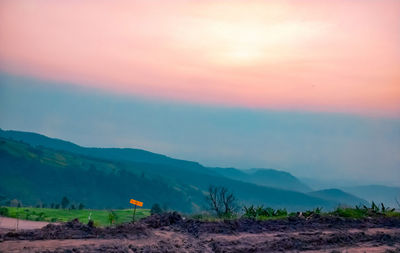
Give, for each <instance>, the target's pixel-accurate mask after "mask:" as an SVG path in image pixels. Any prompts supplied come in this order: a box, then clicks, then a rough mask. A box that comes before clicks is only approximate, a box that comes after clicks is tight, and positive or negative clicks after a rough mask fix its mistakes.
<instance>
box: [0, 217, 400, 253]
mask: <svg viewBox="0 0 400 253" xmlns="http://www.w3.org/2000/svg"><path fill="white" fill-rule="evenodd" d="M299 251H302V252H303V251H304V252H400V219H399V218H387V217H376V218H367V219H344V218H340V217H334V216H323V217H321V216H318V215H315V216H313V217H311V218H309V219H304V218H302V217H291V218H288V219H280V220H269V221H255V220H251V219H238V220H233V221H231V220H227V221H221V222H203V221H198V220H192V219H184V218H182V217H181V216H180V215H179V214H177V213H166V214H161V215H153V216H150V217H147V218H145V219H142V220H141V221H139V222H136V223H134V224H133V223H127V224H123V225H119V226H115V227H107V228H96V227H93V226H92V225H91V224H88V225H86V224H82V223H79V221H77V220H74V221H71V222H67V223H63V224H59V225H54V224H48V225H46V226H44V227H43V228H41V229H34V230H24V231H19V232H3V233H2V234H0V252H299Z"/></svg>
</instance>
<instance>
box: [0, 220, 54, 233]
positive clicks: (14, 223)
mask: <svg viewBox="0 0 400 253" xmlns="http://www.w3.org/2000/svg"><path fill="white" fill-rule="evenodd" d="M47 224H49V223H48V222H43V221H29V220H21V219H19V220H17V219H14V218H8V217H1V216H0V231H3V232H9V231H13V230H17V229H19V230H26V229H39V228H42V227H44V226H46V225H47Z"/></svg>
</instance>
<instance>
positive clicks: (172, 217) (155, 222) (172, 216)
mask: <svg viewBox="0 0 400 253" xmlns="http://www.w3.org/2000/svg"><path fill="white" fill-rule="evenodd" d="M182 221H183V218H182V216H181V215H180V214H179V213H177V212H172V213H161V214H153V215H151V216H148V217H146V218H143V219H141V220H140V222H139V223H141V224H145V225H146V226H147V227H150V228H160V227H165V226H170V225H175V224H181V223H182Z"/></svg>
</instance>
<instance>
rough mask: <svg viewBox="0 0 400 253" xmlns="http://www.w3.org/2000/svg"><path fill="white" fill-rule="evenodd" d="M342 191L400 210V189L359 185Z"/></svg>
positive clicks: (344, 188)
mask: <svg viewBox="0 0 400 253" xmlns="http://www.w3.org/2000/svg"><path fill="white" fill-rule="evenodd" d="M342 189H343V190H344V191H346V192H349V193H351V194H354V195H357V196H359V197H361V198H363V199H365V200H367V201H369V202H372V201H374V202H375V203H380V202H382V203H384V204H385V205H386V206H390V207H392V208H399V209H400V187H392V186H384V185H359V186H353V187H343V188H342Z"/></svg>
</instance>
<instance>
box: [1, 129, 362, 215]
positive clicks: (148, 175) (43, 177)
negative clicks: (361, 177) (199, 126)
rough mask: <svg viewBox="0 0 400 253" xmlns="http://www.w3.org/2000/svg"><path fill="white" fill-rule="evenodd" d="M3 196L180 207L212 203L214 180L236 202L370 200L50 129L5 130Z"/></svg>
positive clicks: (299, 206) (282, 176)
mask: <svg viewBox="0 0 400 253" xmlns="http://www.w3.org/2000/svg"><path fill="white" fill-rule="evenodd" d="M0 165H1V169H0V195H3V196H5V197H6V198H8V199H18V200H21V201H22V203H23V204H25V205H36V204H38V203H48V204H50V203H56V202H59V201H60V199H61V198H62V197H63V196H68V198H70V199H71V200H72V201H73V202H76V203H80V202H82V203H84V204H85V205H87V206H88V207H91V208H126V207H129V203H128V200H129V199H130V198H136V199H138V200H141V201H143V202H144V206H145V207H150V206H151V205H152V204H154V203H160V204H161V205H162V206H164V207H165V208H169V209H174V210H179V211H182V212H187V213H191V212H199V211H202V210H205V209H207V203H206V201H205V195H206V194H207V190H208V187H209V186H210V185H216V186H224V187H227V188H228V189H229V190H230V191H232V192H233V193H234V194H235V196H236V197H237V199H238V201H237V202H238V205H239V206H242V205H250V204H254V205H264V206H270V207H274V208H287V209H288V210H303V209H312V208H315V207H324V208H326V209H332V208H335V207H336V206H338V205H356V204H367V201H365V200H364V199H362V198H360V197H358V196H360V195H358V194H355V195H357V196H355V195H353V194H349V193H347V192H345V191H342V190H339V189H328V190H323V191H312V189H311V188H310V187H309V186H307V185H306V184H305V183H303V182H302V181H301V180H299V179H298V178H296V177H294V176H293V175H291V174H290V173H288V172H284V171H279V170H274V169H250V170H239V169H235V168H213V167H205V166H202V165H201V164H199V163H197V162H192V161H185V160H179V159H174V158H170V157H168V156H165V155H160V154H156V153H152V152H149V151H145V150H140V149H131V148H123V149H120V148H87V147H82V146H79V145H76V144H74V143H71V142H68V141H64V140H60V139H54V138H49V137H47V136H44V135H41V134H37V133H30V132H21V131H10V130H9V131H4V130H1V129H0Z"/></svg>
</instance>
